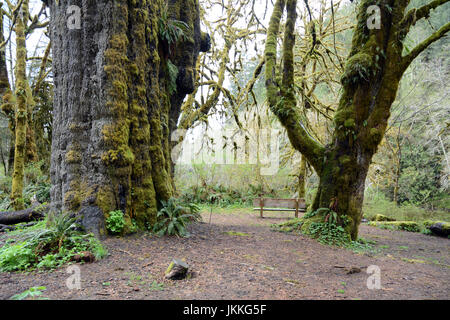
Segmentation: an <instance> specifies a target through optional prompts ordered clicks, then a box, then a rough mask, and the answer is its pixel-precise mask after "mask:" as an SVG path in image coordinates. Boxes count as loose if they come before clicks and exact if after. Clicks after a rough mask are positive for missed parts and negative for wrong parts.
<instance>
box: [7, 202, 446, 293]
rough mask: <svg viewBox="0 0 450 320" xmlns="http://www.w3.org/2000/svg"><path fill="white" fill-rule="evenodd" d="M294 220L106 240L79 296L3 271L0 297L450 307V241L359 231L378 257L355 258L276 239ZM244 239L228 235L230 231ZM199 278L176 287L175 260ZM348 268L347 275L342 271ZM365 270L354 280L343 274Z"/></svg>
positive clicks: (216, 224) (85, 271)
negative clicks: (370, 283) (275, 227)
mask: <svg viewBox="0 0 450 320" xmlns="http://www.w3.org/2000/svg"><path fill="white" fill-rule="evenodd" d="M286 215H287V214H286V213H279V214H278V213H268V214H267V216H269V218H265V219H260V218H259V217H258V213H255V212H251V211H249V210H242V209H241V210H237V211H236V212H234V213H233V214H229V213H227V214H226V213H221V214H213V216H212V223H211V224H208V223H207V222H208V221H209V213H208V214H204V220H205V221H206V222H204V223H198V224H195V225H192V226H191V227H190V230H191V233H192V236H191V237H190V238H185V239H181V238H168V237H163V238H157V237H152V236H150V235H147V234H141V235H133V236H130V237H127V238H125V239H118V238H114V237H110V238H108V239H106V240H105V241H104V244H105V245H106V247H107V248H108V251H109V253H110V254H109V256H108V257H107V258H105V259H103V260H101V261H98V262H95V263H92V264H84V265H79V266H80V269H81V289H80V290H69V289H68V288H67V287H66V279H67V278H68V277H69V276H70V274H68V273H66V268H65V267H63V268H60V269H58V270H54V271H52V272H31V273H0V299H9V298H10V297H11V296H12V295H14V294H16V293H20V292H23V291H24V290H27V289H28V288H30V287H34V286H45V287H46V288H47V290H46V291H45V293H44V295H45V296H46V297H49V298H51V299H188V300H191V299H256V300H259V299H446V300H447V299H449V298H450V281H449V279H450V240H449V239H445V238H437V237H432V236H426V235H422V234H418V233H410V232H403V231H390V230H382V229H378V228H374V227H369V226H366V225H363V226H361V229H360V236H361V237H363V238H365V239H370V240H374V241H376V242H377V243H376V245H375V252H365V253H359V254H357V253H354V252H352V251H349V250H345V249H337V248H332V247H328V246H324V245H321V244H319V243H317V242H316V241H314V240H312V239H309V238H307V237H305V236H299V235H293V234H284V233H279V232H274V231H271V230H270V228H269V226H270V224H272V223H278V222H282V221H285V220H286V218H285V217H286ZM228 231H234V232H241V233H244V234H245V235H229V234H227V233H226V232H228ZM174 257H176V258H179V259H185V260H186V261H187V263H188V264H189V265H190V266H191V268H192V270H193V271H194V276H193V278H191V279H188V280H181V281H169V280H165V279H164V271H165V269H166V268H167V266H168V264H169V263H170V261H171V259H172V258H174ZM369 265H377V266H379V267H380V270H381V285H382V288H381V289H379V290H369V289H368V288H367V285H366V283H367V278H368V277H369V276H370V275H369V274H367V273H366V269H365V268H366V267H367V266H369ZM341 267H344V268H341ZM350 267H359V268H362V269H361V272H359V273H353V274H347V271H346V269H345V268H350Z"/></svg>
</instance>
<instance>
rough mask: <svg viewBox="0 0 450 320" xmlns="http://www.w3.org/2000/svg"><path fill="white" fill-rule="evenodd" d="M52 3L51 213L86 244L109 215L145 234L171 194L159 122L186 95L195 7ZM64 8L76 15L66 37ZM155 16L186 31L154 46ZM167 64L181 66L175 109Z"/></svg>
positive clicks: (192, 3)
mask: <svg viewBox="0 0 450 320" xmlns="http://www.w3.org/2000/svg"><path fill="white" fill-rule="evenodd" d="M58 2H59V3H56V1H50V3H49V5H50V8H51V23H50V24H51V39H52V45H53V69H54V73H55V90H54V92H55V96H54V112H53V119H54V120H53V137H52V159H51V179H52V189H51V198H52V207H53V210H67V211H71V212H75V213H77V214H78V215H79V216H80V219H81V223H82V224H83V225H84V226H85V228H86V229H87V230H88V231H92V232H94V233H95V234H96V235H103V234H105V232H106V230H105V223H104V221H105V218H106V217H108V214H109V212H111V211H113V210H122V211H123V212H124V214H125V220H126V226H127V227H130V226H131V220H132V219H133V220H135V221H136V222H137V223H138V225H139V226H140V227H142V228H144V227H148V226H149V225H151V224H153V223H154V222H155V220H156V213H157V210H158V207H159V206H160V200H167V199H168V198H170V197H171V196H172V193H173V187H172V181H171V174H170V172H171V162H170V149H169V142H170V140H169V139H170V129H169V128H170V126H169V124H170V123H169V119H170V118H171V116H170V112H171V110H172V111H173V110H174V109H176V105H175V104H176V103H180V102H179V101H180V99H181V97H182V96H183V95H185V94H186V93H189V91H190V90H193V89H192V88H190V86H191V85H192V83H193V80H192V79H191V78H192V76H193V72H194V71H193V69H192V68H193V66H192V65H191V62H194V63H195V59H194V58H195V56H196V55H197V54H198V51H199V49H200V43H201V37H200V35H201V34H200V31H199V30H200V23H199V18H198V17H199V6H198V1H197V0H189V1H181V0H170V1H165V0H156V1H153V0H152V1H131V2H130V1H125V0H116V1H108V0H100V1H82V0H78V1H68V0H60V1H58ZM69 5H76V6H78V7H80V8H81V12H82V17H81V22H82V23H81V29H68V28H67V19H68V16H67V13H66V12H67V7H68V6H69ZM167 5H168V9H166V6H167ZM164 10H168V11H167V16H169V18H171V19H176V20H180V19H181V20H183V21H185V22H186V23H187V25H188V26H189V32H188V34H186V35H185V36H186V37H185V39H184V40H182V41H181V42H177V43H176V45H174V44H173V43H172V44H169V43H167V41H165V40H161V39H160V37H159V34H160V33H159V32H160V31H162V30H159V27H158V25H159V24H160V22H162V21H161V19H162V18H163V17H164V14H163V13H164ZM169 47H170V48H172V50H170V52H168V51H167V48H169ZM178 55H179V58H177V59H176V58H175V56H176V57H178ZM170 59H173V61H175V62H177V61H178V59H179V61H180V63H181V60H182V61H183V64H179V65H178V66H179V68H178V78H177V83H176V85H177V90H176V94H177V97H178V98H177V99H175V98H172V97H171V92H170V90H169V85H170V84H171V83H170V81H171V78H170V76H171V74H170V70H169V67H168V61H169V60H170ZM173 61H172V64H173ZM185 84H186V87H184V85H185ZM172 93H173V92H172ZM181 100H182V99H181ZM171 101H172V102H173V104H171ZM126 229H127V228H126ZM125 232H126V230H125Z"/></svg>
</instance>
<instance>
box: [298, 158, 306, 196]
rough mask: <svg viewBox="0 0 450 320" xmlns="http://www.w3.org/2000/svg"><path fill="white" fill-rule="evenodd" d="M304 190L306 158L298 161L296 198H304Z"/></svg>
mask: <svg viewBox="0 0 450 320" xmlns="http://www.w3.org/2000/svg"><path fill="white" fill-rule="evenodd" d="M305 188H306V158H305V157H304V156H302V159H301V161H300V172H299V174H298V197H299V198H302V199H304V198H305V192H306V190H305Z"/></svg>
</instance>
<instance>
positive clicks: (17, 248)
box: [0, 242, 37, 272]
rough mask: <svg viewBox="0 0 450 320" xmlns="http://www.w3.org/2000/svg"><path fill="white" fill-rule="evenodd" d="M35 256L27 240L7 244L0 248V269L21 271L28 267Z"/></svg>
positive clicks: (35, 259)
mask: <svg viewBox="0 0 450 320" xmlns="http://www.w3.org/2000/svg"><path fill="white" fill-rule="evenodd" d="M36 261H37V256H36V254H35V253H34V252H33V249H32V248H31V246H30V245H29V243H28V242H21V243H17V244H12V245H10V244H7V245H5V246H3V247H2V248H0V269H1V270H2V271H8V272H10V271H22V270H26V269H28V268H30V267H31V266H32V265H33V264H34V263H35V262H36Z"/></svg>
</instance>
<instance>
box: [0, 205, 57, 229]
mask: <svg viewBox="0 0 450 320" xmlns="http://www.w3.org/2000/svg"><path fill="white" fill-rule="evenodd" d="M48 209H49V207H48V206H40V205H39V206H35V207H31V208H28V209H25V210H19V211H6V212H0V224H3V225H13V224H17V223H21V222H30V221H36V220H42V219H44V217H45V213H46V212H47V211H48Z"/></svg>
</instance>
